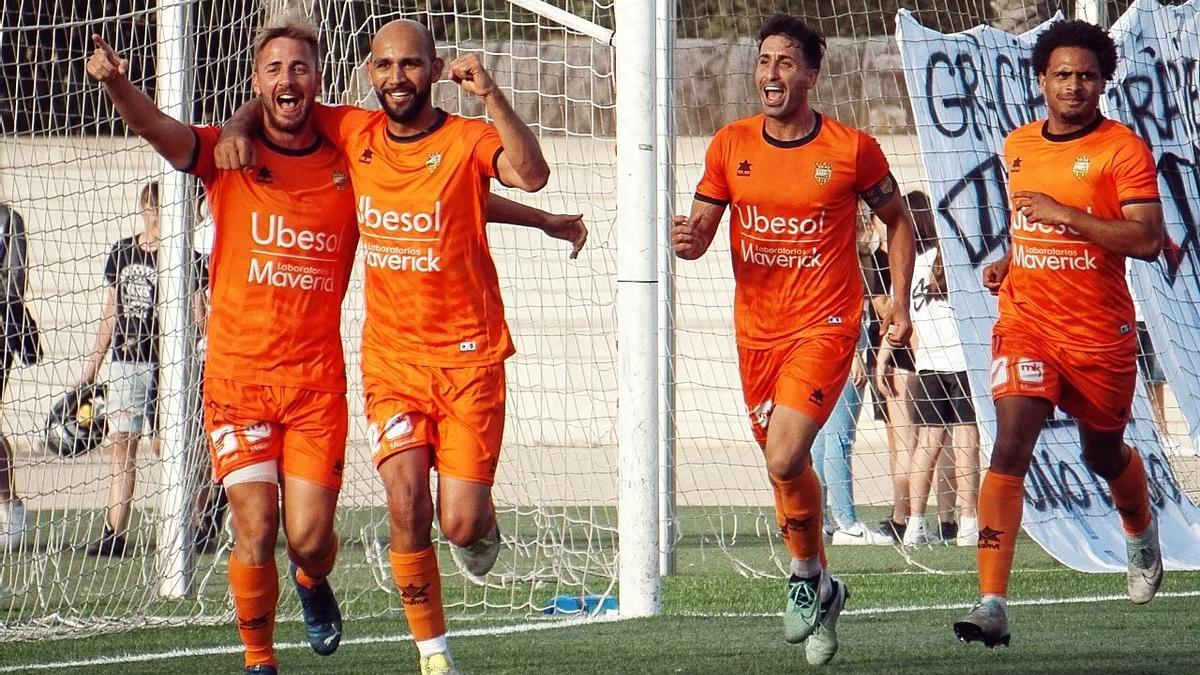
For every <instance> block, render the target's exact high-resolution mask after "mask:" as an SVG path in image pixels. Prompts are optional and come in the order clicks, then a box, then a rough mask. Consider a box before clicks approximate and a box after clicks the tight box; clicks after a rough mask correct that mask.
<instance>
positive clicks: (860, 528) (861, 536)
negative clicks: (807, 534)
mask: <svg viewBox="0 0 1200 675" xmlns="http://www.w3.org/2000/svg"><path fill="white" fill-rule="evenodd" d="M830 543H831V544H832V545H833V546H891V545H892V540H891V538H890V537H886V536H884V535H883V533H881V532H877V531H875V530H872V529H871V528H869V527H867V526H866V524H865V523H862V522H858V523H854V524H853V525H850V526H847V527H839V528H838V529H836V530H834V531H833V537H832V538H831V541H830Z"/></svg>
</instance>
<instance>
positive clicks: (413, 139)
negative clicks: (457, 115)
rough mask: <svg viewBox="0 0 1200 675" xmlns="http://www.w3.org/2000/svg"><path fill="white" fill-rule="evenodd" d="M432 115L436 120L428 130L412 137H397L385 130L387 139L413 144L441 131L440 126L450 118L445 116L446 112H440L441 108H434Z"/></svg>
mask: <svg viewBox="0 0 1200 675" xmlns="http://www.w3.org/2000/svg"><path fill="white" fill-rule="evenodd" d="M433 114H434V115H436V116H437V119H435V120H434V121H433V124H431V125H430V126H429V128H428V129H426V130H425V131H420V132H417V133H415V134H413V135H412V136H397V135H396V134H393V133H392V130H391V129H387V130H386V131H387V137H388V138H390V139H391V140H393V141H396V142H397V143H414V142H416V141H419V140H421V139H422V138H425V137H427V136H429V135H431V134H432V133H433V132H435V131H437V130H438V129H441V128H442V126H443V125H445V124H446V120H447V119H448V118H449V117H450V116H449V115H447V114H446V111H445V110H442V109H441V108H434V109H433Z"/></svg>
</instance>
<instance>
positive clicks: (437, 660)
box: [421, 652, 458, 675]
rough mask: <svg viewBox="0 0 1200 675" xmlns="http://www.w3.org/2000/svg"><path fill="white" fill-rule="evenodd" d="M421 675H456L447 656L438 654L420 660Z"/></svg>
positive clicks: (456, 670)
mask: <svg viewBox="0 0 1200 675" xmlns="http://www.w3.org/2000/svg"><path fill="white" fill-rule="evenodd" d="M421 675H458V669H457V668H455V667H454V661H453V660H452V659H451V658H450V655H449V654H445V653H442V652H438V653H437V654H432V655H430V656H427V657H425V658H423V659H421Z"/></svg>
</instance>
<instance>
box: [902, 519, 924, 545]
mask: <svg viewBox="0 0 1200 675" xmlns="http://www.w3.org/2000/svg"><path fill="white" fill-rule="evenodd" d="M928 543H929V533H928V532H927V531H926V529H925V516H909V517H908V525H907V526H906V527H905V528H904V545H905V546H924V545H925V544H928Z"/></svg>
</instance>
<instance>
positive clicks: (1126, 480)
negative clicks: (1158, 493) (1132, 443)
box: [1108, 448, 1150, 534]
mask: <svg viewBox="0 0 1200 675" xmlns="http://www.w3.org/2000/svg"><path fill="white" fill-rule="evenodd" d="M1108 489H1109V491H1110V492H1112V498H1113V504H1115V505H1116V507H1117V512H1118V513H1120V514H1121V527H1123V528H1124V529H1125V533H1126V534H1141V533H1143V532H1145V531H1146V528H1147V527H1150V486H1149V485H1147V483H1146V467H1145V465H1144V464H1142V456H1141V455H1139V454H1138V451H1137V450H1134V449H1133V448H1129V464H1127V465H1126V466H1125V470H1124V471H1122V472H1121V474H1120V475H1119V476H1117V477H1116V478H1114V479H1112V480H1110V481H1108Z"/></svg>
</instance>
